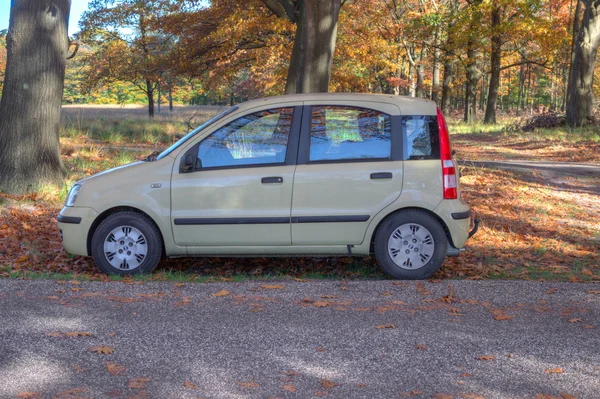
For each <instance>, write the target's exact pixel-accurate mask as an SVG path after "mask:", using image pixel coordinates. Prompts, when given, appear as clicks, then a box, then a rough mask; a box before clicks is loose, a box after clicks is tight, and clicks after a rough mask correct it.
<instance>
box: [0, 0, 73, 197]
mask: <svg viewBox="0 0 600 399" xmlns="http://www.w3.org/2000/svg"><path fill="white" fill-rule="evenodd" d="M70 6H71V2H70V1H69V0H13V1H12V2H11V9H10V23H9V30H8V34H7V37H6V42H7V62H6V75H5V80H4V87H3V90H2V100H1V101H0V149H1V150H0V191H3V192H6V193H13V194H21V193H26V192H31V191H36V190H37V189H38V188H39V187H40V185H41V184H44V183H51V184H60V185H62V184H63V182H64V177H65V174H66V170H65V168H64V166H63V163H62V160H61V157H60V145H59V139H58V135H59V128H60V112H61V102H62V93H63V86H64V77H65V63H66V58H67V52H68V47H69V39H68V36H67V24H68V20H69V11H70Z"/></svg>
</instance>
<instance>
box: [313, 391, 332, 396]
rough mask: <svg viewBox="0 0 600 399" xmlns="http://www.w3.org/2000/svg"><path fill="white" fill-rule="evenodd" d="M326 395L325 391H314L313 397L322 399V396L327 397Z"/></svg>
mask: <svg viewBox="0 0 600 399" xmlns="http://www.w3.org/2000/svg"><path fill="white" fill-rule="evenodd" d="M328 393H329V392H327V391H316V392H315V396H318V397H323V396H327V394H328Z"/></svg>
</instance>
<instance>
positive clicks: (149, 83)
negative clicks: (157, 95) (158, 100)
mask: <svg viewBox="0 0 600 399" xmlns="http://www.w3.org/2000/svg"><path fill="white" fill-rule="evenodd" d="M146 97H147V98H148V118H154V86H153V85H152V81H151V80H149V79H146Z"/></svg>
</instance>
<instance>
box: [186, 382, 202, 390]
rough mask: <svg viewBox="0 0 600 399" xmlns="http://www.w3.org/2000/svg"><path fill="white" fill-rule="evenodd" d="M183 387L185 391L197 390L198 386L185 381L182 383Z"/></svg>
mask: <svg viewBox="0 0 600 399" xmlns="http://www.w3.org/2000/svg"><path fill="white" fill-rule="evenodd" d="M183 387H184V388H187V389H198V385H196V384H194V383H193V382H191V381H186V382H184V383H183Z"/></svg>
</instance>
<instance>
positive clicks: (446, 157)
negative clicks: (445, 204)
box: [437, 108, 458, 199]
mask: <svg viewBox="0 0 600 399" xmlns="http://www.w3.org/2000/svg"><path fill="white" fill-rule="evenodd" d="M437 122H438V129H439V135H440V159H441V160H442V179H443V180H442V182H443V188H444V199H457V198H458V181H457V177H456V165H455V164H454V161H453V160H452V148H451V146H450V135H449V134H448V125H446V120H445V119H444V115H443V114H442V111H441V110H440V109H439V108H438V109H437Z"/></svg>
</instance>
